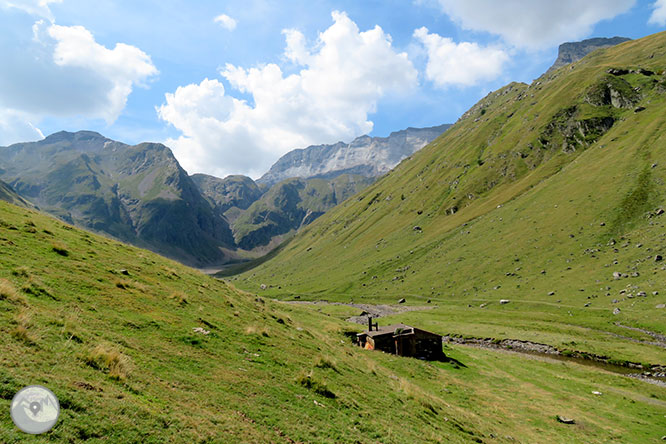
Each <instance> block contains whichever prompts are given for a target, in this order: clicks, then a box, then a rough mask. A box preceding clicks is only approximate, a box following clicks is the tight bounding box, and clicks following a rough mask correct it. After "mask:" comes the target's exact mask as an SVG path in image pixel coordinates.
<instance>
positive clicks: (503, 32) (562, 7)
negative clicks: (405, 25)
mask: <svg viewBox="0 0 666 444" xmlns="http://www.w3.org/2000/svg"><path fill="white" fill-rule="evenodd" d="M660 1H663V0H660ZM635 2H636V1H635V0H585V1H581V0H558V1H552V0H502V1H497V0H439V3H440V5H441V7H442V9H443V10H444V12H446V13H447V14H448V15H449V16H450V17H451V18H452V19H453V20H454V21H456V22H458V23H459V24H460V25H461V26H462V27H463V28H465V29H470V30H475V31H486V32H489V33H491V34H497V35H500V36H501V37H502V38H503V39H504V40H505V41H506V42H508V43H509V44H511V45H513V46H516V47H520V48H527V49H532V50H535V49H543V48H547V47H550V46H555V45H559V44H560V43H564V42H566V41H572V40H579V39H581V38H584V37H586V36H588V35H589V34H590V32H591V31H592V28H593V26H594V25H595V24H596V23H598V22H600V21H602V20H606V19H611V18H613V17H615V16H617V15H619V14H622V13H624V12H626V11H628V10H629V9H630V8H631V7H632V6H633V5H634V3H635Z"/></svg>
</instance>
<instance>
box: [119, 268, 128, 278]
mask: <svg viewBox="0 0 666 444" xmlns="http://www.w3.org/2000/svg"><path fill="white" fill-rule="evenodd" d="M119 272H120V274H123V275H125V276H129V271H127V270H125V269H124V268H123V269H122V270H120V271H119Z"/></svg>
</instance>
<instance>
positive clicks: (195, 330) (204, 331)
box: [192, 327, 210, 335]
mask: <svg viewBox="0 0 666 444" xmlns="http://www.w3.org/2000/svg"><path fill="white" fill-rule="evenodd" d="M192 331H193V332H194V333H201V334H202V335H207V334H210V330H204V329H203V328H202V327H194V328H193V329H192Z"/></svg>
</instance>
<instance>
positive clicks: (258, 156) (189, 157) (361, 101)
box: [157, 12, 418, 177]
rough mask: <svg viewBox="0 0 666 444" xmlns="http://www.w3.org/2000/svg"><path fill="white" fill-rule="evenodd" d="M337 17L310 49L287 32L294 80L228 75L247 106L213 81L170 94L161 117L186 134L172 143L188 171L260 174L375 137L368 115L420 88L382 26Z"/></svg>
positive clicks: (266, 74) (264, 70)
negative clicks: (320, 150)
mask: <svg viewBox="0 0 666 444" xmlns="http://www.w3.org/2000/svg"><path fill="white" fill-rule="evenodd" d="M332 17H333V24H332V25H331V26H330V27H329V28H328V29H326V30H325V31H324V32H322V33H320V34H319V37H318V39H317V42H316V43H315V44H314V45H313V46H311V47H308V44H307V42H306V39H305V37H304V36H303V34H302V33H300V32H299V31H297V30H293V29H292V30H285V31H284V33H283V34H284V36H285V40H286V49H285V53H284V56H285V59H286V60H288V61H290V62H292V63H293V64H295V65H296V66H297V67H298V68H299V69H300V70H299V71H298V72H296V73H294V74H291V75H286V74H285V73H284V72H283V70H282V68H280V67H279V66H278V65H276V64H266V65H262V66H257V67H253V68H249V69H246V68H243V67H238V66H234V65H231V64H227V65H226V66H225V67H224V69H222V71H221V72H220V74H221V76H222V77H223V78H224V79H226V81H227V82H229V84H230V85H231V87H232V88H234V89H235V90H237V91H239V92H240V93H244V94H248V95H250V96H251V97H252V100H251V101H250V102H248V101H245V100H241V99H238V98H235V97H233V96H230V95H228V93H227V91H225V88H224V85H223V84H222V83H221V82H220V81H218V80H216V79H213V80H209V79H205V80H203V81H202V82H201V83H199V84H191V85H187V86H183V87H179V88H178V89H177V90H176V91H175V92H174V93H169V94H166V102H165V103H164V104H162V105H161V106H159V107H157V112H158V114H159V116H160V118H162V119H163V120H165V121H166V122H169V123H170V124H172V125H173V126H174V127H175V128H177V129H178V130H179V131H180V132H181V133H182V135H181V136H180V137H178V138H176V139H170V140H167V141H166V143H167V144H168V145H169V146H171V147H172V148H173V149H174V151H175V153H176V156H177V157H178V159H179V161H180V162H181V163H182V164H183V166H184V167H185V169H187V170H188V171H189V172H191V173H192V172H207V173H210V174H215V175H218V176H223V175H226V174H231V173H245V174H249V175H251V176H254V177H256V176H258V175H260V174H261V173H263V172H265V171H266V170H267V169H268V167H269V166H270V165H271V164H272V163H273V162H274V161H275V160H276V159H277V158H278V157H279V156H280V155H282V154H284V153H286V152H287V151H289V150H292V149H294V148H299V147H305V146H308V145H311V144H319V143H333V142H336V141H339V140H350V139H352V138H354V137H357V136H359V135H362V134H366V133H368V132H370V131H371V130H372V126H373V124H372V122H371V121H370V120H369V114H371V113H373V112H374V111H375V110H376V107H377V103H378V101H379V100H380V99H381V98H382V97H384V96H385V95H387V94H395V93H405V92H408V91H410V90H411V89H412V88H414V87H416V85H417V82H418V81H417V72H416V69H415V68H414V66H413V65H412V63H411V62H410V61H409V59H408V58H407V54H406V53H401V52H397V51H396V50H395V49H394V48H393V47H392V44H391V37H390V36H389V35H388V34H386V33H385V32H384V31H383V30H382V29H381V28H380V27H379V26H375V27H374V28H373V29H370V30H368V31H363V32H361V31H360V30H359V28H358V27H357V25H356V23H354V22H353V21H352V20H351V19H350V18H349V17H348V16H347V15H346V14H345V13H341V12H334V13H333V14H332Z"/></svg>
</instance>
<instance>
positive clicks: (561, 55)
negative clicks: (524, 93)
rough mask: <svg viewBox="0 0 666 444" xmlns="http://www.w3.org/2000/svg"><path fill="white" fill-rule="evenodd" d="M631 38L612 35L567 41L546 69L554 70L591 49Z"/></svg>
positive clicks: (606, 46)
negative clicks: (610, 36) (551, 64)
mask: <svg viewBox="0 0 666 444" xmlns="http://www.w3.org/2000/svg"><path fill="white" fill-rule="evenodd" d="M629 40H631V39H628V38H626V37H612V38H602V37H601V38H593V39H587V40H583V41H580V42H567V43H562V44H561V45H560V49H559V52H558V55H557V60H555V63H553V66H551V67H550V68H548V71H546V72H550V71H554V70H556V69H557V68H561V67H562V66H564V65H568V64H569V63H573V62H577V61H578V60H580V59H582V58H583V57H585V56H586V55H588V54H589V53H591V52H592V51H596V50H597V49H602V48H609V47H611V46H615V45H619V44H620V43H624V42H627V41H629Z"/></svg>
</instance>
